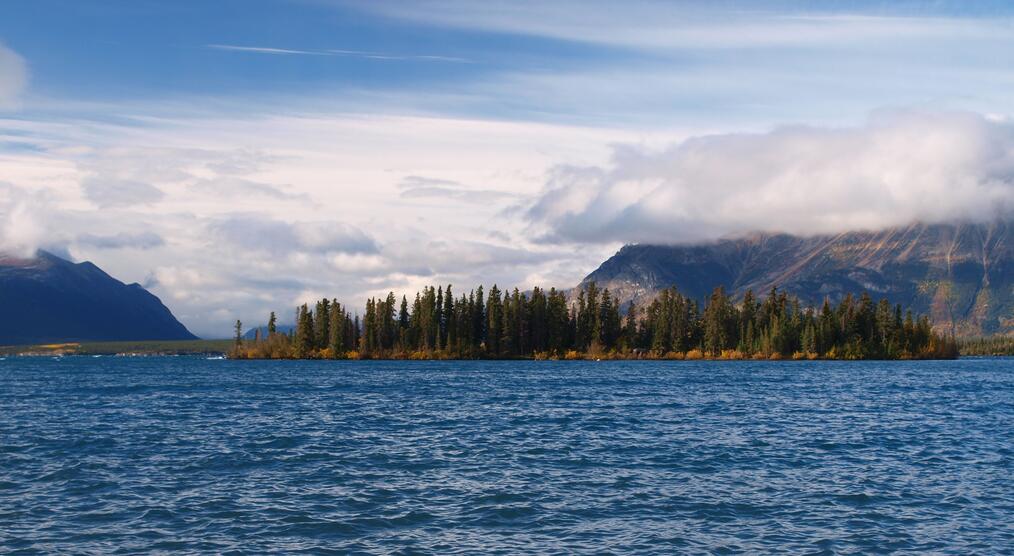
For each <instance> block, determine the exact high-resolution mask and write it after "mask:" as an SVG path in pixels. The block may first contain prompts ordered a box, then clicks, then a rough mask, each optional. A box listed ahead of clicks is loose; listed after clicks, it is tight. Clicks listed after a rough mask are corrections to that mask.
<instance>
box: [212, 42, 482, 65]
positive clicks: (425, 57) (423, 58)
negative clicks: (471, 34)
mask: <svg viewBox="0 0 1014 556" xmlns="http://www.w3.org/2000/svg"><path fill="white" fill-rule="evenodd" d="M207 47H208V48H211V49H214V50H227V51H232V52H249V53H254V54H270V55H275V56H279V55H281V56H291V55H301V56H343V57H352V58H366V59H368V60H381V61H383V60H390V61H412V62H452V63H471V60H468V59H466V58H460V57H457V56H441V55H434V54H387V53H383V52H369V51H365V50H339V49H326V50H297V49H292V48H274V47H267V46H241V45H234V44H209V45H207Z"/></svg>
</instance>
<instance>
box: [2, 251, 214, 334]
mask: <svg viewBox="0 0 1014 556" xmlns="http://www.w3.org/2000/svg"><path fill="white" fill-rule="evenodd" d="M0 315H2V316H3V318H0V345H19V344H40V343H55V342H75V341H107V340H109V341H112V340H189V339H194V338H195V337H196V336H194V335H193V334H191V333H190V331H188V330H187V329H186V327H185V326H183V325H182V324H181V323H180V322H179V321H178V320H176V317H174V316H173V315H172V313H171V312H170V311H169V309H167V308H166V306H165V305H163V304H162V302H161V301H160V300H159V299H158V298H157V297H155V296H154V295H152V294H151V293H149V292H148V291H147V290H145V289H144V288H142V287H141V286H140V285H139V284H129V285H127V284H124V283H123V282H120V281H119V280H117V279H115V278H113V277H111V276H109V275H108V274H106V273H105V272H103V271H102V270H100V269H99V267H97V266H95V265H94V264H92V263H89V262H84V263H78V264H75V263H72V262H70V261H67V260H64V259H62V258H60V257H57V256H56V255H53V254H51V253H47V252H45V251H39V252H38V254H37V255H36V256H35V257H34V258H30V259H23V258H14V257H10V256H4V255H0Z"/></svg>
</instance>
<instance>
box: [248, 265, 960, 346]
mask: <svg viewBox="0 0 1014 556" xmlns="http://www.w3.org/2000/svg"><path fill="white" fill-rule="evenodd" d="M621 312H622V314H621ZM276 321H277V319H276V316H275V314H274V313H271V316H270V318H269V320H268V327H267V333H266V334H265V335H263V336H262V335H261V333H260V330H259V329H258V331H257V336H256V337H255V338H254V339H253V340H252V341H249V340H243V338H242V335H241V333H242V324H241V323H240V322H239V321H237V323H236V339H235V346H234V349H233V350H232V353H231V356H233V357H237V358H294V359H316V358H319V359H409V358H415V359H512V358H535V359H580V358H668V359H703V358H722V359H762V358H763V359H780V358H795V359H801V358H806V359H818V358H822V359H914V358H953V357H956V356H957V346H956V344H955V341H954V339H953V338H952V337H945V336H941V335H939V334H937V333H935V332H934V331H933V330H932V328H931V326H930V322H929V319H928V318H927V317H925V316H919V317H916V316H913V314H912V312H911V311H906V310H904V309H903V308H902V306H901V305H900V304H895V305H892V304H891V303H890V302H889V301H887V300H886V299H882V300H880V301H879V302H874V301H873V299H872V298H871V297H870V296H869V295H868V294H867V293H863V294H861V295H859V296H853V295H851V294H850V295H846V296H845V297H844V298H843V299H842V300H841V301H840V302H839V303H838V304H832V303H831V302H830V301H828V300H825V301H824V303H823V305H822V306H821V307H820V308H814V307H803V306H801V304H800V302H799V300H798V298H795V297H790V296H788V295H787V294H786V293H785V292H781V291H778V290H777V288H772V289H771V291H770V292H769V293H768V295H767V296H766V297H764V298H763V299H758V298H757V297H756V296H755V295H754V293H753V292H752V291H747V292H746V293H745V295H744V296H743V299H742V300H741V301H740V302H739V303H736V302H734V300H733V298H732V297H730V296H729V295H728V294H727V293H726V292H725V290H724V289H723V288H721V287H718V288H715V290H714V292H713V293H712V294H711V296H710V297H709V298H708V299H707V300H706V301H705V303H704V307H703V308H702V307H701V306H700V304H699V303H698V302H697V301H696V300H694V299H691V298H689V297H687V296H684V295H682V294H681V293H680V292H679V291H677V289H676V288H675V287H672V288H668V289H665V290H662V291H661V292H659V293H658V295H656V296H655V297H654V298H653V299H652V300H651V301H650V302H648V303H644V304H641V305H638V304H634V303H630V304H628V305H627V306H626V308H625V309H624V310H622V311H621V303H619V301H618V300H617V299H616V297H615V296H613V295H612V294H610V292H609V290H608V289H599V288H598V287H597V286H596V284H594V283H591V284H588V285H587V286H586V287H584V288H582V289H580V290H578V291H576V292H575V293H574V294H573V295H572V296H571V297H570V298H568V295H567V294H566V293H564V292H562V291H559V290H556V289H555V288H552V289H550V290H548V291H546V290H544V289H542V288H538V287H536V288H534V289H532V291H531V292H527V293H525V292H521V291H519V290H518V289H517V288H514V289H513V290H512V291H501V290H500V289H499V288H498V287H497V286H496V285H494V286H492V287H491V288H489V290H488V291H484V289H483V288H482V286H480V287H478V288H476V289H474V290H471V291H469V292H468V293H467V294H464V293H462V294H460V295H458V296H457V297H455V294H454V293H453V290H452V286H451V285H448V286H446V287H443V286H440V287H425V288H423V290H422V291H421V292H418V293H416V295H415V297H414V298H413V299H412V300H411V301H409V299H408V298H407V297H406V296H402V298H401V300H400V301H399V300H398V299H397V298H396V297H395V295H394V293H393V292H392V293H389V294H388V295H387V297H386V298H370V299H369V300H367V302H366V307H365V310H364V311H363V313H362V318H360V316H359V314H358V313H355V314H353V313H352V312H350V311H349V309H348V308H347V307H346V306H343V305H342V304H340V303H339V302H338V301H337V300H336V299H321V300H320V301H318V302H316V304H314V305H313V306H312V307H311V306H310V305H307V304H304V305H302V306H300V307H299V308H298V309H297V311H296V315H295V322H296V324H295V327H294V329H293V330H292V331H291V332H290V333H287V334H286V333H280V332H278V331H277V329H276Z"/></svg>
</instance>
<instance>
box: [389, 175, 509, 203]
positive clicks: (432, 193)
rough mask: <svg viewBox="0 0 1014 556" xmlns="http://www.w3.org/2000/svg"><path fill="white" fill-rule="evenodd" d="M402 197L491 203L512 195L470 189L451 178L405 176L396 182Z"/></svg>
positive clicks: (493, 190) (504, 192) (495, 191)
mask: <svg viewBox="0 0 1014 556" xmlns="http://www.w3.org/2000/svg"><path fill="white" fill-rule="evenodd" d="M398 188H399V189H401V194H400V195H399V196H400V197H401V198H402V199H440V200H452V201H461V202H464V203H491V202H496V201H501V200H503V199H506V198H510V197H514V196H515V195H514V194H512V193H507V192H506V191H497V190H495V189H472V188H470V187H468V186H466V185H463V184H461V183H458V182H456V181H453V180H443V179H435V178H427V177H423V176H406V177H405V178H403V179H402V180H401V182H400V183H399V184H398Z"/></svg>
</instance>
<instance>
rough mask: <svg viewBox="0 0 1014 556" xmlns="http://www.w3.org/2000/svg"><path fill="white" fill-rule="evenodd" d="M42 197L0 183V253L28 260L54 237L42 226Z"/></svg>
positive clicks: (43, 221) (43, 202)
mask: <svg viewBox="0 0 1014 556" xmlns="http://www.w3.org/2000/svg"><path fill="white" fill-rule="evenodd" d="M45 202H46V200H45V198H44V196H43V195H41V194H39V193H32V192H29V191H26V190H24V189H22V188H19V187H16V186H13V185H11V184H7V183H0V253H7V254H12V255H16V256H20V257H30V256H32V255H34V254H35V251H36V249H38V248H39V247H41V246H42V245H43V244H44V243H45V242H46V241H52V240H54V239H55V238H53V237H52V236H51V235H50V234H48V233H47V230H46V226H45V213H44V212H43V207H44V206H45Z"/></svg>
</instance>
